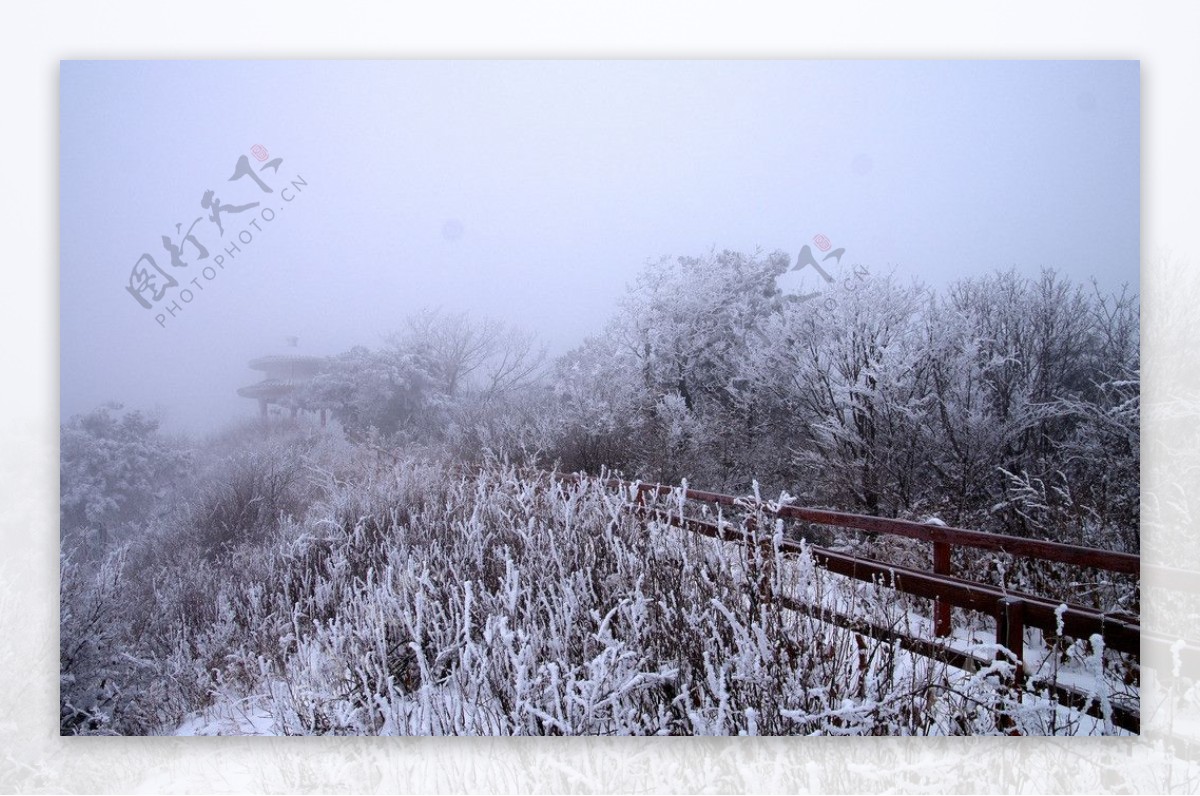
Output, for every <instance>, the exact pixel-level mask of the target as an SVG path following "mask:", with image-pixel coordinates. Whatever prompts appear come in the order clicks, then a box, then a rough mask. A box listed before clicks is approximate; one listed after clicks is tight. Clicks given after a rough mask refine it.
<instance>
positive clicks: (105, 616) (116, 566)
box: [59, 548, 167, 735]
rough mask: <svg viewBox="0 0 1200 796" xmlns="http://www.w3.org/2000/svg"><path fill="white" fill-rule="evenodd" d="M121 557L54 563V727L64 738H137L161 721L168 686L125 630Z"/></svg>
mask: <svg viewBox="0 0 1200 796" xmlns="http://www.w3.org/2000/svg"><path fill="white" fill-rule="evenodd" d="M125 567H126V551H125V550H124V549H121V548H118V549H116V550H113V551H111V552H110V553H109V554H108V555H107V556H106V557H105V558H104V559H102V560H100V561H87V562H80V561H77V560H74V559H72V558H70V557H69V556H68V555H63V556H62V557H61V558H60V561H59V572H60V577H61V582H62V586H61V591H60V597H59V644H60V647H59V705H60V716H59V729H60V732H61V733H62V734H63V735H142V734H146V733H149V732H152V731H154V730H155V729H157V728H158V726H159V725H160V723H161V722H162V720H163V717H162V716H161V715H160V713H159V708H160V705H161V703H162V701H163V700H164V691H165V689H166V685H167V684H165V683H163V682H162V681H161V680H160V678H159V672H158V670H157V667H156V666H155V664H154V663H153V662H152V661H148V660H145V659H143V658H141V657H139V655H138V653H139V650H138V648H137V647H136V646H135V645H134V644H133V640H134V636H133V633H132V632H131V630H130V606H129V604H128V594H127V592H126V576H125Z"/></svg>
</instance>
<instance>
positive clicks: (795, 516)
mask: <svg viewBox="0 0 1200 796" xmlns="http://www.w3.org/2000/svg"><path fill="white" fill-rule="evenodd" d="M554 477H555V478H558V479H561V480H564V481H573V482H580V481H583V480H585V479H587V478H588V477H587V476H581V475H574V474H555V475H554ZM599 482H600V483H602V484H603V485H605V486H607V487H610V488H623V489H626V490H630V494H631V495H636V499H635V507H636V511H637V512H638V513H639V514H640V515H641V516H642V518H643V519H644V520H646V521H650V520H657V521H659V522H664V523H667V524H670V525H672V526H675V527H678V528H682V529H685V530H688V531H691V532H694V533H698V534H702V535H704V536H709V537H712V538H715V539H720V540H723V541H726V542H740V543H744V544H749V545H758V546H762V547H763V548H764V549H765V548H767V547H769V548H770V551H769V552H770V554H771V555H770V556H769V557H767V556H760V557H758V560H760V561H765V560H770V559H772V558H773V557H774V548H775V547H776V546H778V549H779V552H780V553H781V554H783V555H788V556H796V555H801V554H808V555H811V557H812V560H813V562H814V563H815V564H816V565H818V566H820V567H822V568H824V569H826V570H828V571H829V572H832V573H835V574H838V575H842V576H845V577H847V578H852V579H855V580H859V581H865V582H870V583H875V584H878V585H882V586H884V587H886V588H890V589H894V590H896V591H898V592H902V593H904V594H910V595H913V596H916V597H922V598H926V599H929V600H932V601H933V604H934V607H933V614H934V615H933V624H934V637H935V640H931V639H927V638H919V637H913V636H908V635H904V634H900V633H898V632H896V631H895V630H893V629H889V628H880V627H876V626H872V625H871V624H869V622H867V621H865V620H864V619H863V618H859V617H852V616H841V615H838V614H836V613H832V612H830V611H828V610H826V609H824V608H822V607H820V606H808V605H805V604H803V603H802V602H800V601H797V600H795V599H793V598H791V597H789V596H787V595H775V594H773V593H771V578H770V577H768V573H765V572H757V573H753V572H752V573H751V575H752V576H753V582H755V583H756V594H755V595H754V596H753V599H755V601H756V602H760V603H761V602H778V604H779V605H780V606H781V607H783V608H786V609H788V610H791V611H796V612H800V613H804V614H807V615H811V616H817V617H818V618H820V619H822V620H823V621H829V622H831V623H833V624H836V625H840V626H843V627H848V628H850V629H853V630H855V631H856V632H860V633H862V634H864V635H869V636H872V637H875V638H883V639H887V640H899V641H900V642H901V644H902V645H904V646H905V647H906V648H908V649H909V650H910V651H912V652H914V653H915V654H919V655H924V656H926V657H936V658H940V659H942V660H946V661H948V662H950V663H951V664H952V665H958V666H964V665H971V664H974V665H978V666H986V665H988V664H989V663H990V661H984V660H982V659H978V658H975V657H973V656H972V655H970V654H968V653H965V652H963V651H961V650H956V649H954V648H953V647H952V646H950V644H949V642H942V641H938V640H936V639H940V638H944V637H947V636H949V635H950V632H951V623H950V611H951V608H960V609H964V610H968V611H977V612H981V613H984V614H987V615H990V616H991V617H993V618H994V619H995V623H996V644H997V645H998V647H1000V648H1003V649H1002V650H1000V651H999V652H998V656H1004V657H1008V656H1011V658H1010V659H1011V660H1012V661H1013V662H1014V669H1015V679H1016V680H1017V681H1018V682H1023V681H1024V677H1025V672H1024V671H1023V664H1022V662H1023V660H1024V637H1025V629H1026V628H1027V627H1036V628H1039V629H1040V630H1042V631H1043V632H1044V633H1045V634H1046V635H1047V636H1048V637H1055V638H1057V637H1069V638H1073V639H1084V640H1088V641H1092V640H1094V639H1096V638H1098V639H1100V640H1102V642H1103V644H1104V646H1105V648H1106V649H1109V650H1113V651H1115V652H1119V653H1123V654H1125V655H1128V656H1130V658H1131V659H1133V661H1139V660H1140V658H1141V654H1142V647H1143V646H1145V645H1163V646H1165V647H1167V648H1169V649H1170V654H1171V655H1173V656H1175V657H1176V658H1177V659H1178V658H1181V657H1182V658H1186V659H1188V660H1187V661H1186V663H1188V664H1189V665H1197V664H1200V646H1197V645H1195V644H1186V645H1182V646H1181V645H1180V644H1179V643H1178V642H1174V643H1172V642H1171V640H1168V639H1166V638H1160V637H1152V636H1151V637H1148V636H1145V635H1143V634H1142V632H1141V626H1140V623H1139V621H1138V619H1137V618H1136V617H1134V616H1130V615H1128V614H1111V613H1105V612H1103V611H1100V610H1097V609H1094V608H1089V607H1086V606H1081V605H1076V604H1071V603H1067V602H1063V601H1061V600H1058V599H1054V598H1051V597H1046V596H1041V595H1036V594H1030V593H1025V592H1019V591H1015V590H1013V589H1007V588H1004V587H1001V586H997V585H995V584H991V583H983V582H980V581H975V580H970V579H967V578H960V577H956V576H955V575H954V573H953V571H952V564H951V562H952V559H953V555H952V554H953V551H954V550H955V549H957V548H972V549H977V550H988V551H994V552H999V553H1005V554H1008V555H1011V556H1013V557H1014V558H1016V559H1021V560H1027V561H1034V562H1038V561H1040V562H1051V563H1058V564H1068V565H1072V566H1077V567H1089V568H1093V569H1098V570H1103V571H1107V572H1113V573H1119V574H1124V575H1132V576H1137V575H1138V574H1139V564H1140V558H1139V557H1138V556H1136V555H1130V554H1128V553H1117V552H1112V551H1106V550H1097V549H1093V548H1088V547H1080V546H1076V545H1069V544H1063V543H1060V542H1050V541H1041V540H1036V539H1024V538H1020V537H1014V536H1004V535H1000V534H990V533H983V532H980V531H971V530H966V529H962V528H952V527H948V526H944V525H937V524H929V523H919V522H911V521H907V520H895V519H888V518H884V517H872V516H866V515H859V514H848V513H845V512H838V511H828V510H825V509H813V508H804V507H799V506H791V505H781V504H778V503H771V502H768V501H762V500H755V499H753V498H744V497H734V496H732V495H724V494H719V493H715V492H705V491H702V490H696V489H683V488H681V487H673V486H667V485H662V484H647V483H639V482H632V483H631V482H626V481H620V480H616V479H599ZM650 496H658V497H661V496H671V497H674V498H676V499H682V500H683V501H690V502H692V503H701V504H704V503H707V504H715V505H718V506H725V507H729V508H731V509H734V512H733V513H734V514H738V513H740V515H741V517H740V519H738V520H736V521H732V522H730V521H720V522H712V521H710V520H706V519H700V518H698V517H695V516H691V514H689V513H688V512H685V511H683V510H678V511H677V510H668V509H665V508H662V507H659V506H657V505H656V503H655V501H652V500H648V499H647V498H648V497H650ZM763 516H765V517H767V518H781V519H785V520H797V521H802V522H807V523H813V524H818V525H823V526H832V527H837V528H843V529H849V530H854V531H859V532H864V533H868V534H887V535H892V536H900V537H905V538H908V539H914V540H917V541H922V542H928V543H929V544H931V545H932V551H931V552H932V561H933V568H932V571H926V570H921V569H917V568H913V567H908V566H898V565H895V564H891V563H887V562H882V561H876V560H872V559H869V558H864V557H860V556H855V555H851V554H848V553H844V552H840V551H835V550H830V549H827V548H824V547H820V546H815V545H807V544H803V545H802V544H801V543H799V542H795V541H792V540H789V539H784V540H782V541H778V540H775V539H773V534H772V533H765V532H760V531H759V529H758V527H757V524H756V518H758V517H763ZM1005 650H1007V654H1006V653H1005V652H1004V651H1005ZM1135 671H1136V670H1135ZM1049 687H1050V688H1051V690H1052V691H1053V692H1054V693H1055V694H1056V696H1057V697H1058V698H1059V700H1060V702H1062V703H1064V704H1069V705H1072V706H1075V707H1077V708H1079V709H1081V710H1084V711H1086V712H1088V713H1090V714H1091V715H1094V716H1097V717H1101V718H1111V720H1112V722H1113V723H1114V724H1115V725H1116V726H1119V727H1122V728H1124V729H1127V730H1130V731H1132V732H1138V731H1139V730H1140V716H1139V711H1138V709H1137V708H1136V707H1134V706H1131V705H1117V704H1110V705H1106V706H1104V709H1103V710H1102V708H1101V706H1100V705H1099V704H1097V701H1096V700H1095V699H1094V698H1092V695H1090V694H1087V693H1084V692H1082V691H1079V690H1075V689H1072V688H1070V687H1067V686H1064V685H1061V684H1057V683H1055V684H1051V685H1050V686H1049ZM1105 713H1107V716H1105V715H1104V714H1105Z"/></svg>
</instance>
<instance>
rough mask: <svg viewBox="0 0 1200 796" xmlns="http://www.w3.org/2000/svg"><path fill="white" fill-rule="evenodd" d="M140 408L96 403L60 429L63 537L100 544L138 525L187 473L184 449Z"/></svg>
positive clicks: (118, 537)
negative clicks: (127, 409)
mask: <svg viewBox="0 0 1200 796" xmlns="http://www.w3.org/2000/svg"><path fill="white" fill-rule="evenodd" d="M158 427H159V422H158V421H157V420H155V419H154V418H152V417H150V416H149V415H147V414H145V413H144V412H141V411H138V410H133V411H127V412H123V411H122V407H121V405H120V404H116V403H111V404H106V405H104V406H101V407H100V408H98V409H95V410H93V411H92V412H89V413H87V414H84V415H76V416H75V417H72V418H71V419H70V420H68V421H67V422H66V423H64V424H63V425H62V426H61V428H60V432H59V435H60V437H59V444H60V451H61V453H60V456H61V465H60V470H59V481H60V497H59V506H60V525H59V534H60V537H61V538H63V539H67V538H68V537H79V538H78V541H86V542H88V543H89V544H95V543H99V545H100V546H101V547H104V546H107V545H108V544H110V543H112V542H115V541H117V540H119V539H123V538H126V537H128V536H129V535H131V534H132V533H133V532H134V531H136V530H138V529H139V526H142V525H144V523H145V522H146V521H147V520H148V519H149V518H150V516H151V515H152V513H153V512H154V511H155V509H156V508H159V507H161V506H162V504H163V503H164V502H165V498H166V497H167V495H168V494H169V493H170V492H171V490H172V489H173V488H175V486H176V485H178V484H179V483H180V481H181V480H182V479H183V477H184V476H185V475H186V474H187V467H188V462H189V453H188V451H187V450H186V449H184V448H183V447H182V445H180V444H179V443H177V442H175V441H173V440H170V439H168V438H166V437H164V436H163V435H162V434H160V433H159V431H158Z"/></svg>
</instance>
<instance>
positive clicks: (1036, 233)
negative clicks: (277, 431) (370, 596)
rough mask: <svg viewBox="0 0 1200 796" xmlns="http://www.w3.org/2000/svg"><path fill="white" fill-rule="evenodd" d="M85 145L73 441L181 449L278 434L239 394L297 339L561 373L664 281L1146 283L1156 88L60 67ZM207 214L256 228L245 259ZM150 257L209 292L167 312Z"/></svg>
mask: <svg viewBox="0 0 1200 796" xmlns="http://www.w3.org/2000/svg"><path fill="white" fill-rule="evenodd" d="M256 144H258V145H261V146H263V147H265V148H266V150H267V151H268V152H269V158H271V159H274V158H282V163H281V164H280V165H279V168H278V172H277V173H273V172H271V171H267V172H262V173H261V176H262V178H263V179H264V180H265V181H266V182H267V184H268V185H270V186H272V187H273V192H272V193H271V194H265V193H262V192H261V191H259V190H258V188H257V187H256V186H254V185H253V184H252V183H251V182H250V181H249V179H241V180H238V181H235V182H229V181H228V178H229V176H230V175H231V174H232V173H233V170H234V165H235V163H236V162H237V160H238V158H239V157H240V156H242V155H247V156H250V155H251V148H252V147H253V146H254V145H256ZM60 147H61V149H60V152H61V185H60V193H61V216H60V222H61V274H60V278H61V351H62V362H61V378H62V403H61V416H62V418H63V419H66V418H67V417H69V416H71V415H74V414H78V413H81V412H86V411H89V410H91V409H92V408H94V407H95V406H97V405H98V404H100V403H101V402H104V401H106V400H117V401H120V402H123V403H125V404H126V405H127V406H130V407H137V408H145V409H152V410H153V409H157V410H158V411H160V412H161V413H162V414H163V416H164V418H165V420H166V424H167V428H171V429H177V430H189V431H202V430H208V429H211V428H214V427H216V426H218V425H220V424H222V423H224V422H226V421H227V420H229V419H230V418H232V417H253V416H254V415H255V412H256V411H257V407H256V405H255V404H254V402H253V401H249V400H247V399H244V398H239V397H238V396H237V395H236V394H235V392H234V391H235V390H236V388H237V387H239V386H242V385H245V384H249V383H251V382H254V381H256V380H258V378H261V374H259V373H255V372H253V371H250V370H249V369H248V368H247V367H246V361H247V360H249V359H251V358H252V357H255V356H258V355H260V354H264V353H270V352H275V351H279V350H282V344H283V337H284V336H285V335H298V336H299V337H300V341H301V349H302V350H303V351H305V352H308V353H318V354H334V353H337V352H339V351H342V350H345V349H346V348H349V347H350V346H352V345H354V344H358V343H361V344H366V345H372V346H374V345H377V344H378V343H379V342H381V340H382V338H383V336H384V335H386V334H387V333H389V332H391V331H394V330H397V329H399V328H400V327H401V325H402V323H403V319H404V317H405V316H406V315H409V314H411V313H412V312H414V311H416V310H418V309H420V308H422V307H427V306H428V307H442V308H444V309H445V310H448V311H459V310H466V311H469V312H471V313H473V314H476V315H489V316H492V317H497V318H500V319H503V320H506V321H509V322H512V323H516V324H519V325H522V326H524V327H526V328H529V329H532V330H535V331H537V332H538V333H539V334H540V335H541V336H542V338H543V339H544V340H545V341H546V342H548V343H549V344H550V345H551V348H552V350H553V351H555V352H557V353H561V352H562V351H564V350H566V349H568V348H570V347H572V346H574V345H576V344H578V343H579V342H581V341H582V340H583V338H584V337H585V336H587V335H590V334H594V333H597V332H599V331H600V330H601V328H602V327H603V325H604V323H605V321H606V320H607V319H608V318H609V317H610V316H611V315H612V313H613V311H614V310H615V307H616V303H617V300H618V299H619V297H620V296H621V295H623V294H624V292H625V286H626V284H627V283H629V282H630V281H632V280H633V278H634V277H635V276H636V275H637V273H638V272H639V271H640V270H641V269H642V267H643V266H644V264H645V262H646V261H647V260H648V259H657V258H658V257H659V256H661V255H671V256H676V255H700V254H703V253H705V252H707V251H708V250H709V249H710V248H713V247H716V248H717V249H718V250H720V249H734V250H740V251H753V250H754V249H756V248H761V249H763V250H764V251H768V252H769V251H772V250H776V249H781V250H785V251H787V252H790V253H791V254H792V255H793V257H794V256H795V253H796V252H797V251H798V250H799V248H800V247H801V246H802V245H804V244H805V243H810V242H811V239H812V237H813V236H814V235H816V234H818V233H820V234H824V235H826V236H828V237H829V238H830V239H831V240H832V241H833V243H834V245H836V246H839V247H845V249H846V258H847V259H848V260H849V261H850V262H861V263H865V264H868V265H869V266H871V267H872V268H877V269H879V270H887V269H888V268H890V267H894V268H895V270H896V273H898V274H900V275H905V276H907V275H913V276H918V277H920V278H921V279H923V280H925V281H926V282H928V283H930V284H933V285H940V284H944V283H945V282H946V281H948V280H950V279H953V278H954V277H956V276H959V275H961V274H977V273H983V272H986V271H990V270H992V269H994V268H997V267H1003V268H1007V267H1016V268H1017V269H1019V270H1021V271H1023V272H1026V273H1030V274H1036V273H1037V271H1038V269H1039V268H1040V267H1042V266H1052V267H1055V268H1057V269H1059V270H1060V271H1062V272H1064V273H1066V274H1068V275H1070V276H1072V277H1074V278H1076V279H1083V280H1086V279H1089V278H1091V277H1092V276H1095V277H1096V278H1097V279H1099V280H1100V282H1101V284H1102V285H1103V286H1104V287H1107V288H1119V286H1120V285H1121V284H1122V283H1128V284H1129V285H1130V286H1131V287H1132V288H1133V289H1136V287H1137V283H1138V270H1139V68H1138V64H1137V62H1133V61H1109V62H1086V61H1076V62H948V61H928V62H921V61H905V62H884V61H842V62H816V61H813V62H806V61H785V62H769V61H719V62H682V61H668V62H633V61H607V62H582V61H572V62H549V61H542V62H539V61H534V62H489V61H465V62H437V61H398V62H341V61H319V62H286V61H265V62H64V63H63V64H62V69H61V140H60ZM249 163H250V164H251V165H252V166H253V167H254V168H255V169H258V168H260V167H261V166H262V163H260V161H259V160H257V159H256V158H254V157H249ZM297 178H298V179H299V180H301V181H302V182H303V183H307V185H305V186H303V187H300V188H292V189H291V190H290V191H289V192H288V193H289V195H291V196H292V201H285V200H284V198H283V197H282V195H281V194H282V190H281V189H282V188H283V187H285V186H287V185H288V184H289V182H290V181H293V180H296V179H297ZM210 189H211V190H214V191H215V192H216V195H217V196H218V197H219V198H220V200H221V201H222V203H229V204H242V203H250V202H254V201H259V202H260V206H259V207H257V208H254V209H253V210H247V211H243V212H242V213H237V214H234V213H226V214H224V215H223V217H222V223H223V224H224V226H225V233H224V235H223V236H220V235H218V234H217V232H216V227H215V226H214V225H213V224H212V223H211V222H210V221H209V220H208V219H207V213H208V211H207V210H204V209H202V208H201V198H202V196H203V194H204V193H205V192H206V191H208V190H210ZM263 208H267V209H269V210H270V211H271V212H273V213H274V218H273V220H271V221H269V222H268V221H266V220H264V219H262V218H261V216H260V213H261V212H262V209H263ZM202 216H203V217H204V218H203V219H202V221H201V222H200V224H198V225H197V226H196V227H195V234H196V235H197V237H198V239H199V240H200V242H201V243H202V244H203V245H205V246H206V247H207V248H208V250H209V253H210V256H209V259H208V260H199V259H196V258H195V256H194V249H191V248H189V247H186V246H185V247H184V250H183V257H184V258H185V260H189V261H190V262H189V265H188V267H187V268H180V269H173V268H172V267H171V266H170V265H169V260H170V256H169V254H168V253H167V252H166V251H164V249H163V247H162V244H161V243H160V239H161V237H162V236H163V235H171V236H173V237H174V238H176V239H179V238H180V237H181V236H180V235H179V234H177V233H176V230H175V225H176V223H180V222H181V223H182V224H183V229H187V228H188V226H189V225H190V224H191V223H192V221H194V220H195V219H196V218H197V217H202ZM252 218H254V219H259V220H258V222H257V223H258V227H251V226H249V221H250V220H251V219H252ZM242 231H245V232H248V233H249V234H250V235H251V238H252V240H251V242H250V243H246V244H242V243H238V242H237V235H238V234H239V233H240V232H242ZM235 244H237V245H239V246H240V248H241V251H240V252H234V253H233V254H232V255H227V254H226V255H224V257H225V263H224V267H223V268H222V269H220V270H218V271H216V275H215V277H214V278H212V279H211V280H210V279H206V278H204V277H202V276H201V274H200V271H201V268H202V267H204V266H205V265H210V264H211V263H212V262H213V259H214V258H215V257H216V256H220V255H223V249H224V248H225V247H229V246H233V245H235ZM144 252H145V253H150V254H151V255H152V256H153V257H154V258H155V259H156V261H157V262H158V264H159V265H160V266H162V267H163V269H164V270H166V271H168V272H170V273H172V274H173V275H174V276H176V277H177V278H178V280H179V282H180V283H181V286H180V287H190V286H189V285H188V284H187V283H188V282H189V281H190V280H191V279H194V278H195V279H198V280H199V284H200V285H201V286H202V287H203V289H200V287H190V289H191V290H192V294H191V295H192V297H193V298H192V300H191V301H190V302H188V303H185V302H183V301H180V300H179V290H180V288H176V289H173V290H170V291H168V293H167V295H166V297H165V298H164V300H163V302H162V303H161V304H156V305H154V306H153V307H152V309H150V310H146V309H143V308H142V307H141V306H140V305H139V304H138V302H137V301H136V300H135V299H134V298H133V297H132V296H131V295H130V294H129V293H128V292H127V291H126V289H125V286H126V285H127V284H128V281H129V274H130V269H131V268H132V267H133V265H134V264H135V262H137V261H138V258H139V257H140V256H141V255H142V254H143V253H144ZM172 302H178V305H179V307H180V309H179V310H178V311H177V313H176V315H175V317H169V316H168V318H167V320H166V322H165V324H163V325H160V324H159V323H157V322H156V321H155V316H156V315H159V314H161V313H164V312H165V310H164V307H165V306H166V305H169V304H172Z"/></svg>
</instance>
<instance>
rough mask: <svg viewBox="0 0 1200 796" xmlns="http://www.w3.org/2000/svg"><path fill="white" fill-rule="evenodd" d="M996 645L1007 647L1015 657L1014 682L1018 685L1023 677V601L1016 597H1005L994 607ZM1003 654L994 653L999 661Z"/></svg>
mask: <svg viewBox="0 0 1200 796" xmlns="http://www.w3.org/2000/svg"><path fill="white" fill-rule="evenodd" d="M996 643H997V644H1000V645H1002V646H1004V647H1007V648H1008V650H1009V652H1011V653H1012V654H1013V655H1014V656H1016V659H1017V660H1016V672H1015V676H1014V678H1013V679H1014V681H1015V682H1017V683H1020V682H1022V681H1023V680H1024V677H1025V663H1024V661H1025V601H1024V600H1020V599H1017V598H1016V597H1005V598H1004V599H1002V600H1000V602H999V603H997V605H996ZM1002 657H1003V654H1002V653H1000V652H997V653H996V658H997V659H1001V658H1002Z"/></svg>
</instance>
